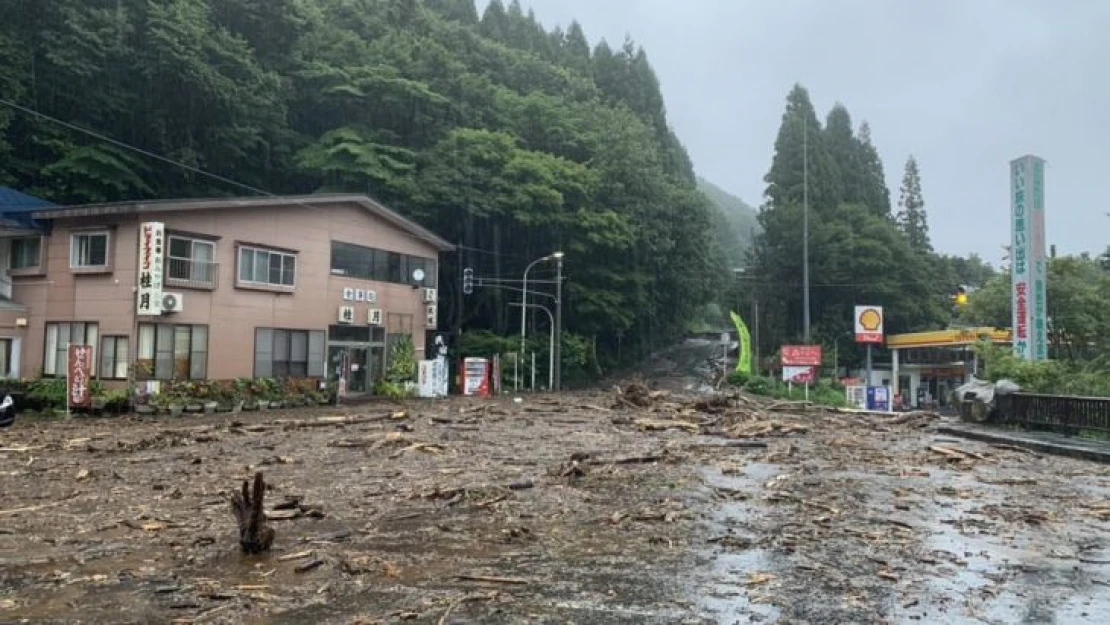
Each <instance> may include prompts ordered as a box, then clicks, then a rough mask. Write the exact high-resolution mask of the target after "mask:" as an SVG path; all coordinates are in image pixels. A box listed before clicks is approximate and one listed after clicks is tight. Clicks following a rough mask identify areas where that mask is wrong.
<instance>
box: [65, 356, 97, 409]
mask: <svg viewBox="0 0 1110 625" xmlns="http://www.w3.org/2000/svg"><path fill="white" fill-rule="evenodd" d="M67 356H68V358H67V361H68V362H67V366H66V405H67V406H69V407H70V408H88V407H89V406H91V405H92V366H93V348H92V345H76V344H72V343H71V344H70V346H69V352H68V354H67Z"/></svg>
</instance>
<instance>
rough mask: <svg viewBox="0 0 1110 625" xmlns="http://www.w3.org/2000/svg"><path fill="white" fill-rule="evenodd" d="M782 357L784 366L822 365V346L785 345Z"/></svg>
mask: <svg viewBox="0 0 1110 625" xmlns="http://www.w3.org/2000/svg"><path fill="white" fill-rule="evenodd" d="M781 359H782V366H783V367H791V366H797V367H820V366H821V346H820V345H783V346H782V356H781Z"/></svg>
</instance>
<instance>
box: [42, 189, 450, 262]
mask: <svg viewBox="0 0 1110 625" xmlns="http://www.w3.org/2000/svg"><path fill="white" fill-rule="evenodd" d="M341 203H352V204H358V205H359V206H362V207H363V208H364V209H366V210H367V212H369V213H371V214H373V215H375V216H377V217H379V218H381V219H384V220H385V221H387V222H389V223H390V224H391V225H393V226H395V227H397V228H399V229H400V230H402V231H403V232H406V233H408V234H410V235H412V236H414V237H416V238H417V239H420V240H422V241H424V242H425V243H428V244H429V245H431V246H432V247H434V248H436V250H437V251H440V252H453V251H455V246H454V245H452V244H451V243H449V242H448V241H447V240H445V239H443V238H442V237H440V236H439V235H437V234H435V233H434V232H432V231H431V230H428V229H427V228H425V227H423V226H421V225H420V224H418V223H416V222H414V221H412V220H410V219H408V218H406V217H404V216H402V215H400V214H399V213H397V212H395V211H393V210H391V209H389V208H386V207H385V206H384V205H382V204H380V203H378V202H377V201H375V200H373V199H372V198H370V197H368V196H365V195H346V194H343V195H340V194H336V195H319V196H286V197H258V198H222V199H211V200H183V201H176V200H169V201H156V202H129V203H118V204H89V205H85V206H74V207H60V208H56V209H48V210H42V211H35V212H34V213H32V214H31V216H32V217H33V218H34V219H39V220H44V221H53V220H56V219H72V218H86V217H105V216H116V215H139V214H143V213H155V212H174V211H194V210H211V209H221V208H223V209H226V208H258V207H263V206H291V205H297V204H305V205H307V204H341Z"/></svg>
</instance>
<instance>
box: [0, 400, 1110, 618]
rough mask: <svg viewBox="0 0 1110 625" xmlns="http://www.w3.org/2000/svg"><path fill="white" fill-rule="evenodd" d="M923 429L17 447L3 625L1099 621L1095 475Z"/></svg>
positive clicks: (547, 431) (152, 422) (478, 419)
mask: <svg viewBox="0 0 1110 625" xmlns="http://www.w3.org/2000/svg"><path fill="white" fill-rule="evenodd" d="M939 421H940V418H939V417H937V416H935V415H910V416H902V417H886V416H866V415H855V414H837V413H829V412H822V411H812V410H811V411H806V412H804V413H803V412H802V411H801V410H800V408H799V407H798V406H791V405H781V404H780V405H774V404H769V403H767V402H763V401H759V400H755V399H752V398H744V397H737V398H733V399H729V400H727V401H726V400H718V401H715V402H707V401H704V400H702V401H701V403H700V404H697V405H695V403H694V402H693V400H684V399H681V398H677V397H675V396H667V395H663V394H662V393H656V394H650V395H649V394H647V393H646V392H643V391H642V390H640V391H638V392H636V393H634V394H632V395H627V394H626V395H619V396H618V395H617V394H615V393H593V394H579V395H567V396H563V397H560V398H558V399H556V398H534V397H525V398H524V401H523V402H522V403H519V404H518V403H514V402H513V401H512V400H490V401H479V400H460V399H453V400H449V401H437V402H429V403H419V402H413V403H410V404H407V405H403V406H402V405H393V404H379V405H367V406H359V407H350V408H342V409H330V410H323V409H320V410H317V409H314V410H305V411H303V412H294V411H288V410H287V411H280V412H278V411H273V412H268V413H253V414H248V413H244V414H241V415H215V416H201V417H184V418H180V419H170V418H158V419H153V418H146V419H138V418H116V419H73V420H69V421H60V420H59V421H49V422H45V421H30V420H21V421H19V422H17V423H16V425H15V426H14V427H12V428H10V429H8V430H5V431H2V432H0V622H5V623H6V622H20V621H24V622H34V623H171V622H174V623H290V624H292V623H337V624H345V625H347V624H354V623H363V624H369V623H394V622H413V623H436V624H446V623H582V624H587V623H599V624H604V623H749V622H767V623H773V622H782V623H787V622H789V623H962V622H971V623H976V622H986V623H1106V622H1110V532H1108V529H1110V527H1108V523H1110V501H1108V500H1107V498H1106V496H1107V493H1108V492H1110V471H1108V470H1107V468H1106V467H1103V466H1101V465H1096V464H1089V463H1084V462H1079V461H1072V460H1067V459H1061V458H1056V457H1048V456H1040V455H1037V454H1033V453H1029V452H1026V451H1021V450H1018V449H1009V448H1001V447H992V446H989V445H986V444H981V443H974V442H969V441H957V440H952V439H945V438H943V437H938V436H936V435H934V434H932V433H931V431H930V430H931V428H932V427H933V426H934V425H936V424H937V423H938V422H939ZM256 471H262V472H263V474H264V477H265V479H266V481H267V482H268V483H269V485H270V486H269V489H268V491H267V493H266V508H267V510H268V511H269V513H270V514H271V515H272V516H273V517H274V519H273V520H271V521H270V525H271V526H272V527H273V528H274V530H275V532H276V540H275V542H274V545H273V548H272V549H271V550H270V552H269V553H266V554H262V555H258V556H246V555H243V554H241V553H240V551H239V546H238V542H237V531H236V528H235V524H234V519H233V517H232V514H231V511H230V507H229V504H228V501H227V494H228V493H229V492H230V491H231V490H233V489H237V488H239V486H240V484H241V482H242V480H244V479H247V478H249V477H251V476H253V475H254V473H255V472H256ZM275 508H280V509H275ZM289 517H291V518H289Z"/></svg>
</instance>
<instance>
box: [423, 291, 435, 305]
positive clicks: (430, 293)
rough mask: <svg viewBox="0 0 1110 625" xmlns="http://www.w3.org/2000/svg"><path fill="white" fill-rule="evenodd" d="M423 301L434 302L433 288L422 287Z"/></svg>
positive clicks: (426, 302)
mask: <svg viewBox="0 0 1110 625" xmlns="http://www.w3.org/2000/svg"><path fill="white" fill-rule="evenodd" d="M424 303H425V304H434V303H436V290H435V289H424Z"/></svg>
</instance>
